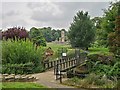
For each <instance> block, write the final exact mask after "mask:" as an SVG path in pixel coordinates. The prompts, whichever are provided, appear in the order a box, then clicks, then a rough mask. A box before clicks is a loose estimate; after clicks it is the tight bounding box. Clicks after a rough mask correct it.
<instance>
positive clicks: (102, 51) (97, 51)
mask: <svg viewBox="0 0 120 90" xmlns="http://www.w3.org/2000/svg"><path fill="white" fill-rule="evenodd" d="M88 51H89V52H90V54H105V55H109V54H111V53H110V52H109V49H108V48H104V47H102V48H93V47H91V48H89V50H88Z"/></svg>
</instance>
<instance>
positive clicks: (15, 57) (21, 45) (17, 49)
mask: <svg viewBox="0 0 120 90" xmlns="http://www.w3.org/2000/svg"><path fill="white" fill-rule="evenodd" d="M43 51H44V49H43V48H42V47H40V48H38V49H37V50H36V49H35V47H34V45H33V43H32V42H30V41H29V40H26V41H23V40H18V41H17V40H15V41H14V42H12V41H11V40H8V41H3V42H2V64H3V65H8V64H11V65H13V64H14V65H15V64H27V63H32V64H33V65H32V66H33V67H32V66H31V67H32V68H33V69H32V72H33V73H34V72H41V71H42V70H43V66H42V64H41V61H42V55H43ZM10 71H12V70H10ZM13 72H14V70H13Z"/></svg>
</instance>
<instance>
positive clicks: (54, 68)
mask: <svg viewBox="0 0 120 90" xmlns="http://www.w3.org/2000/svg"><path fill="white" fill-rule="evenodd" d="M55 74H56V61H54V75H55Z"/></svg>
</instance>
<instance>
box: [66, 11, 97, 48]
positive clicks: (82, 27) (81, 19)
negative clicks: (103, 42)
mask: <svg viewBox="0 0 120 90" xmlns="http://www.w3.org/2000/svg"><path fill="white" fill-rule="evenodd" d="M94 37H95V28H94V24H93V23H92V20H91V19H90V16H89V15H88V12H85V13H84V12H83V11H79V12H78V13H77V14H76V15H75V16H74V18H73V22H72V23H71V26H70V28H69V32H68V38H69V40H70V43H71V45H72V47H74V48H86V49H88V47H89V46H90V44H91V43H92V42H93V41H94Z"/></svg>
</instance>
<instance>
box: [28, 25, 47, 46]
mask: <svg viewBox="0 0 120 90" xmlns="http://www.w3.org/2000/svg"><path fill="white" fill-rule="evenodd" d="M29 35H30V38H31V40H32V41H33V42H34V44H36V45H37V46H40V45H41V46H46V41H45V38H44V36H43V34H42V32H41V31H40V30H38V29H37V28H35V27H32V28H31V29H30V32H29Z"/></svg>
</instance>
